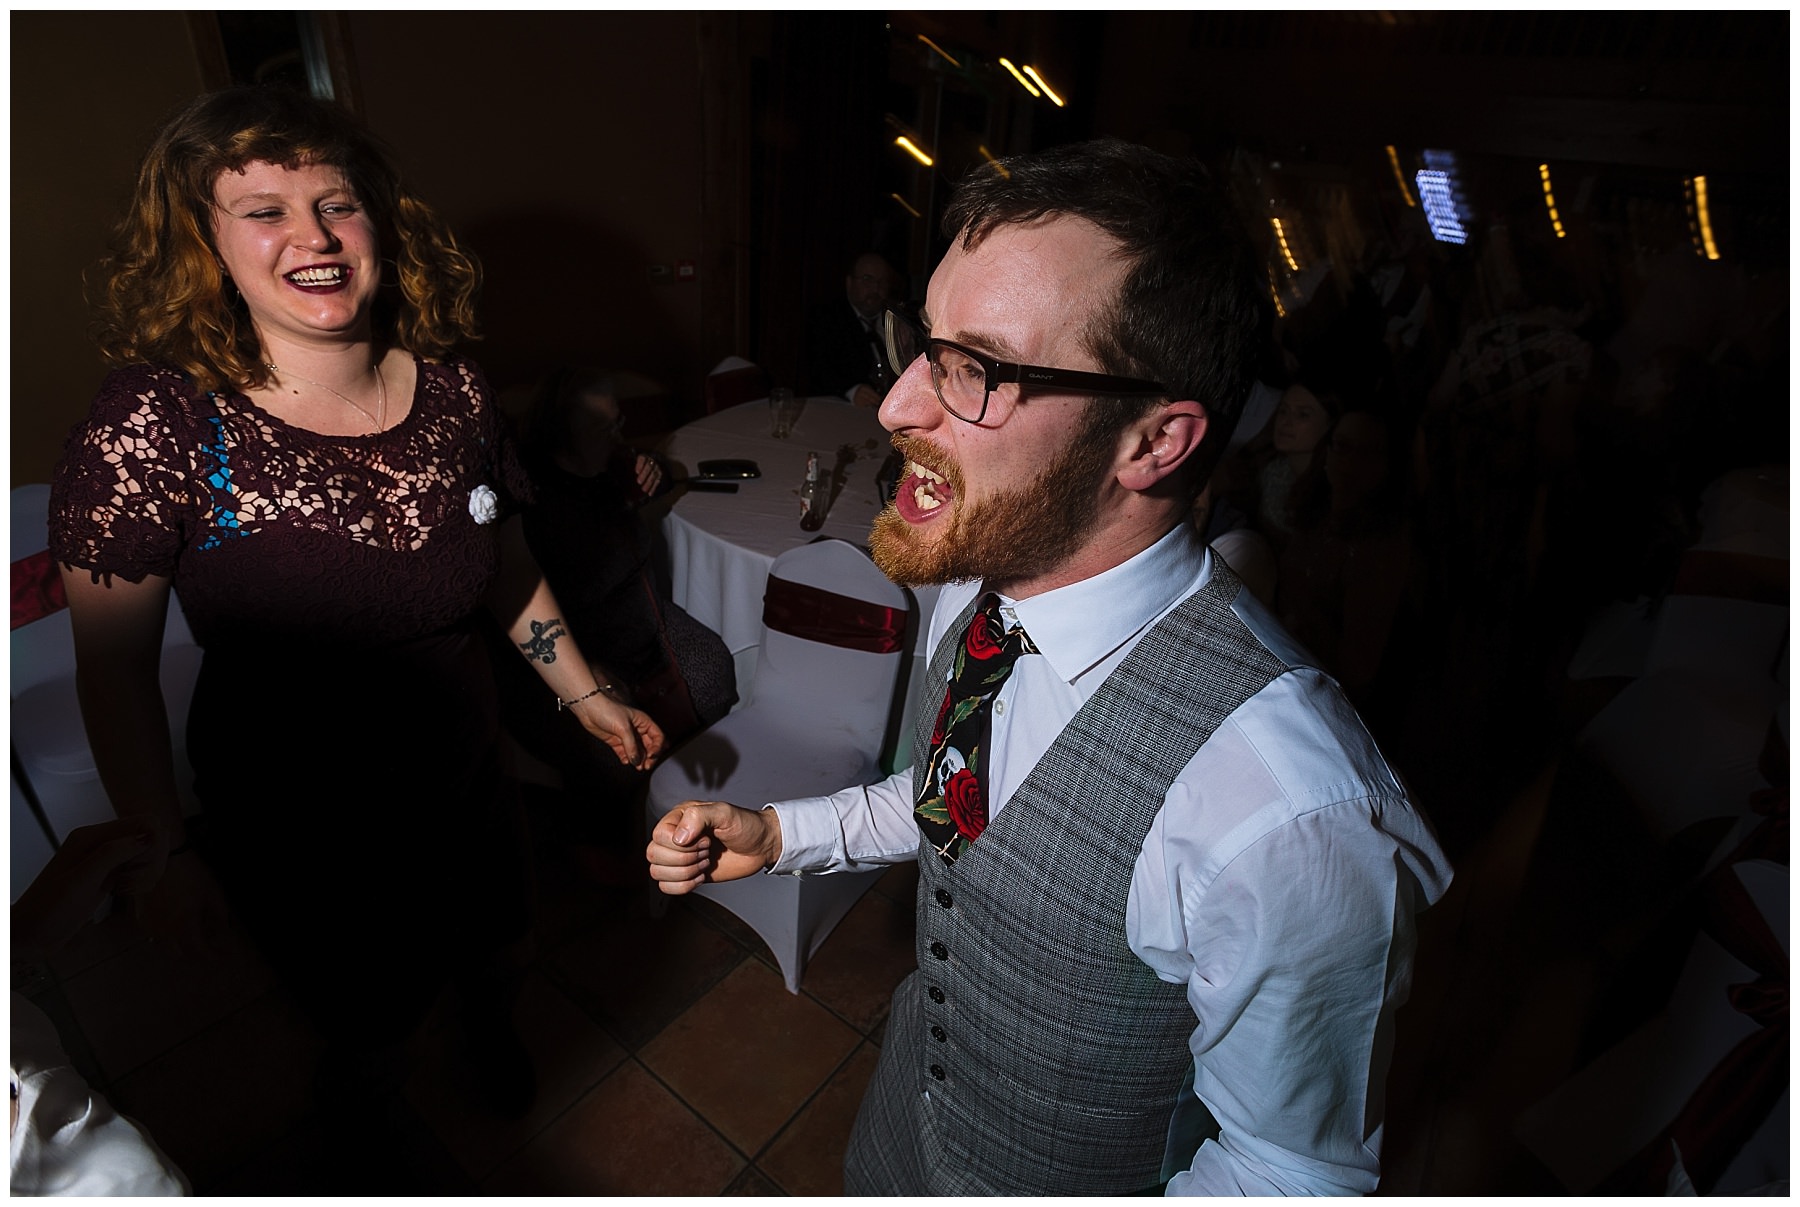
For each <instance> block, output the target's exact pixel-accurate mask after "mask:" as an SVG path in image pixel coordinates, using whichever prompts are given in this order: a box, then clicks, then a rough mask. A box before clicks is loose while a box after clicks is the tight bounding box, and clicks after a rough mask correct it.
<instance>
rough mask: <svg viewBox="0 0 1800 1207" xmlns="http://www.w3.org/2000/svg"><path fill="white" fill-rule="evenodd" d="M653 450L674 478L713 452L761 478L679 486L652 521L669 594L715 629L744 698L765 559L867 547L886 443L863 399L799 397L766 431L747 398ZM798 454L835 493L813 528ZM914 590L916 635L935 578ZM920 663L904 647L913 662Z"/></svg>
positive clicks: (759, 408) (764, 416) (762, 402)
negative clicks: (793, 414)
mask: <svg viewBox="0 0 1800 1207" xmlns="http://www.w3.org/2000/svg"><path fill="white" fill-rule="evenodd" d="M662 451H663V454H664V456H665V457H666V458H667V459H668V460H669V462H670V463H671V466H672V468H673V470H674V472H675V474H676V475H677V476H679V477H687V476H692V475H697V474H698V473H699V472H700V470H699V467H700V463H701V462H702V461H712V460H732V459H748V460H751V461H755V462H756V463H757V465H758V467H759V468H760V469H761V470H762V476H761V477H759V478H749V479H744V480H742V481H740V482H738V489H737V492H736V493H734V494H725V493H713V492H708V491H699V490H694V489H691V488H689V489H684V490H682V491H681V492H680V493H679V495H678V497H677V498H676V499H675V502H674V504H673V506H672V507H670V509H669V511H668V512H667V514H666V515H665V516H664V518H663V521H662V524H663V536H664V540H665V542H666V544H667V547H668V557H669V578H670V587H671V590H672V594H673V596H674V599H675V602H676V603H678V604H680V605H681V606H682V607H683V608H684V609H686V611H687V612H688V613H689V614H690V615H691V616H693V617H694V619H696V620H698V621H699V622H700V623H701V624H704V625H706V626H707V627H708V628H710V629H712V630H713V631H714V632H715V633H717V634H719V636H720V637H722V638H724V640H725V645H726V648H727V649H729V650H730V651H731V655H732V659H733V661H734V663H735V664H736V668H737V675H738V696H739V699H740V701H748V700H749V699H750V698H751V695H750V689H751V688H752V686H753V680H754V676H755V672H756V656H757V649H758V647H759V646H760V645H761V644H762V606H763V589H764V586H765V585H766V584H767V582H768V578H769V567H770V565H771V564H772V563H773V562H774V560H775V558H776V557H778V556H779V555H780V554H782V553H784V552H786V551H787V550H789V549H793V548H795V547H797V546H800V545H804V544H806V543H807V542H809V541H812V540H815V539H816V538H818V537H821V536H830V537H839V538H842V539H843V540H846V541H849V542H851V543H852V544H856V545H861V546H863V547H865V548H866V547H867V546H868V543H869V526H870V524H871V523H872V522H873V521H874V519H875V514H876V512H878V511H880V510H881V505H882V503H883V502H885V500H884V499H883V498H882V495H881V488H880V487H879V486H878V485H877V484H876V481H875V476H876V474H877V473H878V472H880V470H881V466H882V462H883V461H884V460H886V459H887V457H888V454H889V453H890V452H892V451H893V446H892V445H891V444H890V443H889V442H888V433H887V431H886V429H884V428H883V427H882V426H881V421H880V420H879V419H878V418H877V417H876V412H875V411H874V410H873V409H872V408H868V407H859V406H855V405H853V404H851V403H849V402H846V401H844V400H843V399H841V398H808V399H807V400H806V405H805V407H804V409H803V410H802V411H801V413H800V418H799V419H798V420H797V421H795V424H794V429H793V432H792V434H791V435H789V436H788V437H787V438H786V439H776V438H775V437H774V436H771V435H770V434H769V407H768V402H767V400H766V399H758V400H757V401H754V402H747V403H744V404H743V405H741V406H735V407H728V408H726V409H725V410H723V411H720V412H718V413H717V414H714V415H708V416H706V417H705V418H703V419H697V420H695V421H694V422H693V423H690V424H688V425H687V426H685V427H682V428H679V429H677V430H676V431H675V432H674V433H673V434H671V436H670V437H669V439H668V442H667V443H666V445H665V446H664V448H663V450H662ZM809 452H813V453H817V454H818V455H819V472H820V476H821V477H822V478H824V479H825V480H827V481H828V482H830V483H832V491H833V492H834V493H833V494H832V497H831V503H830V509H829V510H828V511H827V512H826V515H825V523H824V526H823V527H821V528H820V529H818V530H817V531H814V532H808V531H806V530H805V529H803V528H801V527H800V483H801V481H802V480H803V479H804V478H805V476H806V455H807V454H808V453H809ZM913 595H914V598H915V599H916V600H917V601H918V604H919V609H920V612H919V628H918V632H919V633H920V634H921V635H922V634H923V633H924V632H925V626H926V625H927V624H928V623H929V622H930V619H931V614H930V608H931V605H932V604H933V603H934V602H936V599H937V588H935V587H925V588H918V589H915V590H914V592H913ZM914 652H915V655H916V654H917V653H918V651H916V650H915V651H914ZM920 662H921V659H919V658H917V657H915V659H914V664H915V669H916V668H917V666H918V664H919V663H920ZM915 678H916V676H915Z"/></svg>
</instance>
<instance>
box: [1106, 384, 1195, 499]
mask: <svg viewBox="0 0 1800 1207" xmlns="http://www.w3.org/2000/svg"><path fill="white" fill-rule="evenodd" d="M1207 427H1208V421H1207V417H1206V408H1205V407H1204V406H1203V405H1201V404H1200V403H1198V402H1169V403H1164V404H1163V405H1162V406H1159V407H1157V408H1156V409H1154V410H1152V411H1151V412H1150V413H1149V414H1147V415H1145V416H1144V417H1143V418H1142V419H1139V420H1137V421H1136V422H1135V423H1132V424H1131V425H1130V426H1129V427H1127V428H1126V433H1127V443H1126V447H1125V450H1124V454H1123V456H1124V458H1125V460H1124V464H1123V465H1122V466H1121V467H1120V469H1119V485H1121V486H1123V487H1124V488H1125V489H1126V490H1137V491H1148V490H1150V489H1151V488H1152V487H1154V486H1155V485H1156V484H1157V483H1159V482H1163V481H1166V480H1167V479H1168V478H1169V477H1170V476H1171V475H1173V474H1174V473H1175V471H1176V470H1178V469H1180V468H1181V466H1182V465H1183V464H1185V463H1186V461H1187V459H1188V458H1189V457H1192V456H1193V455H1194V454H1195V453H1197V452H1198V451H1199V450H1200V444H1201V442H1202V441H1203V440H1205V439H1206V432H1207Z"/></svg>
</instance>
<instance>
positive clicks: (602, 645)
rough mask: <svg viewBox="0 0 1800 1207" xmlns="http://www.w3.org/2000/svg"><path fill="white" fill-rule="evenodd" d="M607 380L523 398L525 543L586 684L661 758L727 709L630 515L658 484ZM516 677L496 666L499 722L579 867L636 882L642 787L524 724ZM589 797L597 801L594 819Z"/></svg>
mask: <svg viewBox="0 0 1800 1207" xmlns="http://www.w3.org/2000/svg"><path fill="white" fill-rule="evenodd" d="M623 431H624V415H623V410H622V408H621V405H620V401H619V397H618V390H617V387H616V385H615V383H614V380H613V378H612V376H611V375H609V374H607V373H604V372H601V371H599V370H595V369H584V368H571V367H564V368H558V369H556V370H553V371H552V372H550V373H549V374H548V375H546V377H545V378H544V380H543V381H542V382H541V383H540V385H539V387H538V388H537V390H536V391H535V393H534V395H533V397H532V400H531V402H530V404H529V407H528V409H527V411H526V413H525V415H524V417H523V422H522V424H521V427H520V433H519V452H520V459H521V460H522V461H523V462H524V464H525V468H526V471H527V473H528V474H529V475H530V477H531V482H532V494H533V502H532V503H531V504H530V505H528V506H527V507H526V508H525V509H524V515H523V519H524V532H525V539H526V542H527V543H528V544H529V545H530V547H531V552H532V555H533V556H534V557H535V558H536V559H537V562H538V564H539V565H540V566H542V567H543V570H544V577H545V579H546V580H547V581H548V582H549V583H550V586H551V589H552V590H554V591H555V592H556V597H557V599H558V600H560V601H561V602H562V605H563V607H564V608H565V609H566V617H567V619H568V620H569V622H570V624H571V625H572V626H573V627H574V629H575V631H576V632H578V633H581V634H582V635H583V638H582V639H583V643H584V644H583V646H582V649H583V652H584V653H586V654H587V656H588V658H589V659H590V660H591V663H592V666H593V669H594V675H595V678H596V679H597V680H598V681H599V682H602V683H608V684H611V685H613V686H611V687H610V688H609V689H608V690H609V692H610V693H611V694H612V695H614V696H615V697H616V698H617V699H619V700H621V701H623V702H625V703H629V704H631V705H633V706H634V707H637V708H641V709H643V710H644V711H645V712H647V713H649V714H650V715H651V717H652V718H654V719H655V720H656V722H657V724H658V726H660V727H661V729H662V731H663V736H664V741H665V742H666V743H667V744H669V745H670V746H673V745H674V744H676V743H678V742H681V741H683V740H684V739H686V738H688V737H690V736H692V735H693V734H694V733H695V732H697V731H698V730H700V729H702V728H704V727H705V726H707V725H711V724H712V723H713V722H714V721H717V720H718V719H719V718H720V717H722V716H724V715H725V714H726V713H727V712H729V711H730V709H731V706H732V705H733V704H735V703H736V702H737V679H736V674H735V671H734V668H733V664H732V659H731V651H729V650H728V649H726V648H725V642H724V641H723V640H721V639H720V637H719V635H718V634H716V633H714V632H713V631H712V630H711V629H708V628H707V627H706V626H705V625H703V624H701V623H700V622H699V621H697V620H695V619H694V618H693V617H692V616H690V615H688V614H687V613H686V612H685V611H683V610H682V609H681V608H680V607H679V606H678V605H677V604H676V603H675V601H674V600H673V599H672V598H670V595H669V591H668V589H667V587H666V586H665V585H664V583H663V576H662V575H661V574H660V573H658V572H657V570H656V568H655V566H654V564H653V559H652V552H653V547H654V546H653V541H652V537H651V533H650V531H649V529H648V527H647V526H646V525H645V523H644V521H643V518H642V515H641V514H640V512H641V509H642V508H643V506H644V504H646V503H647V502H649V501H650V500H651V499H652V498H655V497H657V496H659V495H661V494H663V493H665V492H666V491H667V490H668V489H669V487H670V485H671V483H670V480H669V477H668V473H667V471H666V469H665V468H664V466H663V464H662V463H661V462H660V461H659V460H658V459H657V458H655V457H654V456H651V455H650V454H648V453H643V452H639V451H637V450H636V449H634V448H632V447H631V446H630V445H628V444H626V443H625V442H624V438H623ZM530 679H531V676H530V675H529V674H527V673H526V672H525V670H524V668H523V667H518V666H505V665H503V666H502V667H501V675H500V689H501V704H502V719H503V721H504V722H505V723H506V725H507V728H508V730H509V731H510V732H511V734H512V735H513V737H514V739H515V740H517V741H518V743H519V744H520V745H521V746H522V747H524V748H525V749H526V750H527V751H528V752H530V753H531V754H532V755H533V756H535V757H536V758H538V759H539V760H541V761H543V762H544V763H547V764H549V765H551V766H552V767H554V768H555V769H556V770H557V771H558V772H559V773H560V776H561V778H562V781H563V787H564V789H565V795H573V797H574V800H573V802H572V804H573V808H572V809H568V810H566V811H565V812H566V813H567V814H568V816H567V817H566V818H565V819H564V820H565V822H566V823H567V824H566V832H567V834H568V841H569V842H570V843H571V844H572V845H573V846H574V848H575V851H576V856H577V858H578V860H579V861H580V862H581V863H582V865H583V866H584V867H586V868H587V869H588V870H589V871H590V872H595V873H597V874H598V875H599V877H600V878H602V879H614V878H616V877H617V876H618V875H619V874H623V875H624V876H625V877H626V879H627V880H628V882H629V883H632V884H638V883H640V882H641V881H642V880H643V858H642V849H643V842H644V835H643V823H642V804H643V795H644V792H645V790H646V788H647V783H648V778H649V777H648V776H646V775H644V774H642V773H641V772H639V771H636V770H634V769H632V768H630V767H627V766H624V765H622V764H620V763H619V761H618V760H617V759H614V758H610V757H607V756H606V752H605V751H604V750H598V749H596V748H595V745H594V743H593V742H591V741H587V740H584V735H583V734H582V732H581V730H580V728H579V727H578V726H575V725H572V724H571V723H569V722H568V721H567V720H566V719H565V718H561V717H559V718H556V720H555V721H554V722H552V723H544V722H543V721H542V720H541V719H540V718H538V717H537V716H536V715H535V711H534V709H533V706H532V697H533V694H534V687H535V685H534V684H532V683H531V682H530ZM596 797H599V798H602V799H603V800H604V801H605V803H604V804H603V805H602V806H601V807H599V808H596V807H595V799H596Z"/></svg>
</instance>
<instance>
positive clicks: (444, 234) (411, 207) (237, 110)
mask: <svg viewBox="0 0 1800 1207" xmlns="http://www.w3.org/2000/svg"><path fill="white" fill-rule="evenodd" d="M258 161H260V162H264V163H273V164H280V165H282V166H283V167H289V168H292V167H298V166H300V165H302V164H324V165H328V166H330V167H334V168H337V169H338V170H339V171H341V172H343V173H344V175H345V177H346V178H347V179H348V181H349V183H350V186H351V188H353V189H354V190H355V192H356V195H357V197H358V198H359V199H360V200H361V202H362V203H363V205H364V206H365V207H366V210H367V212H368V214H369V215H370V217H371V219H372V220H373V221H374V223H375V229H376V236H377V238H378V239H379V240H380V243H379V246H380V247H381V248H382V250H383V251H384V252H387V253H388V254H389V255H390V256H391V258H392V263H393V264H394V274H393V275H394V277H395V278H396V279H395V280H393V281H384V282H383V285H384V286H391V285H397V286H398V291H397V292H398V296H397V297H396V296H394V295H395V292H396V291H395V290H393V289H391V288H385V287H384V288H383V289H382V290H380V291H379V292H378V293H377V297H376V302H375V307H374V314H373V320H374V331H375V337H376V339H378V340H381V341H384V342H387V343H390V344H393V345H395V346H398V347H401V348H404V349H406V350H407V351H409V352H412V353H414V354H416V355H418V356H422V357H427V358H436V357H441V356H443V355H444V354H445V353H446V352H448V351H450V349H451V348H452V347H453V346H454V345H455V344H456V343H457V342H458V341H460V340H467V339H474V338H477V330H476V323H475V295H476V293H477V291H478V290H479V288H480V284H481V270H480V267H479V266H478V265H477V264H476V262H475V260H474V258H473V257H471V256H470V255H468V254H467V253H466V252H464V251H462V250H461V249H460V248H459V247H458V246H457V244H456V237H455V236H454V235H453V234H451V232H450V228H449V227H448V226H447V225H445V223H444V222H443V220H442V219H441V218H439V217H438V216H437V214H436V213H434V212H433V211H432V209H431V207H429V206H427V205H426V204H425V203H424V202H423V201H421V200H419V199H418V198H417V197H415V196H414V195H413V194H412V193H411V192H409V191H408V190H407V189H406V187H405V185H404V184H403V183H402V181H401V179H400V174H399V171H398V169H397V168H396V167H395V165H394V162H393V159H392V157H391V156H390V155H389V153H388V152H387V150H386V149H385V148H384V147H383V146H382V145H381V143H380V142H378V141H377V140H376V138H375V137H374V135H372V134H370V133H369V132H368V131H367V130H366V129H364V128H363V126H362V125H361V124H360V123H359V122H357V121H356V119H355V118H353V117H351V116H350V115H349V114H348V113H346V112H345V111H344V110H342V109H340V108H338V107H337V106H336V105H333V104H331V103H329V102H326V101H320V100H316V99H314V98H313V97H310V96H308V95H306V94H304V93H301V92H298V91H295V90H293V89H291V88H285V87H253V88H229V89H225V90H223V91H220V92H213V93H208V94H206V95H204V96H201V97H198V98H196V99H195V100H193V101H191V102H189V103H188V104H187V105H186V106H185V107H183V108H182V109H181V111H180V112H178V113H177V114H176V115H175V116H174V117H173V118H171V119H170V120H169V122H168V123H167V124H166V125H164V126H163V128H162V130H161V132H160V133H158V134H157V136H156V140H155V141H154V142H153V143H151V145H150V149H149V151H148V152H146V153H145V155H144V162H143V164H142V166H140V167H139V169H138V177H137V186H136V188H135V189H134V190H133V193H132V198H131V204H130V208H129V210H128V211H127V213H126V215H125V217H124V218H123V219H122V220H121V221H120V222H119V224H118V226H117V228H116V229H115V231H114V234H113V243H112V249H111V253H110V254H109V255H108V256H107V257H106V258H105V259H104V260H102V261H101V262H100V263H99V265H98V266H97V276H98V281H99V289H98V295H97V296H96V297H94V298H93V299H92V301H93V305H94V310H95V312H96V319H95V327H94V334H95V338H96V339H97V340H98V341H99V343H100V349H101V352H102V354H103V355H104V356H105V357H106V359H107V361H108V362H110V363H112V364H115V365H128V364H137V363H141V362H145V361H149V362H153V363H158V364H165V365H170V366H173V367H175V368H178V369H181V370H182V371H184V372H186V373H187V374H188V375H189V376H191V377H192V378H193V379H194V382H195V384H196V385H198V386H199V387H200V388H201V389H204V390H216V389H220V388H222V387H226V386H229V387H232V388H236V389H252V388H255V387H257V386H261V385H263V384H265V383H266V382H267V380H268V377H269V371H268V369H267V368H266V367H265V366H264V364H263V359H264V358H263V356H262V353H261V343H260V340H259V339H258V337H257V334H256V329H255V326H254V325H253V324H252V323H251V321H250V314H249V311H248V309H247V308H246V307H245V305H244V302H243V299H242V297H240V296H239V295H238V293H237V290H236V289H235V288H233V289H229V290H228V289H227V288H226V286H227V284H228V282H227V280H226V277H225V274H224V272H223V270H222V269H221V268H220V266H219V257H218V253H217V249H216V248H215V247H214V243H213V233H212V210H213V206H214V200H213V185H214V184H215V182H216V181H217V180H218V178H219V176H220V174H221V173H223V172H227V171H239V170H241V169H242V168H244V166H245V165H247V164H251V163H255V162H258Z"/></svg>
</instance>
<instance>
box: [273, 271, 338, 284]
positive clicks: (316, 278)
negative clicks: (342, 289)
mask: <svg viewBox="0 0 1800 1207" xmlns="http://www.w3.org/2000/svg"><path fill="white" fill-rule="evenodd" d="M287 279H288V280H290V281H292V282H293V283H294V284H296V285H336V284H338V283H339V282H341V281H342V280H343V279H344V270H343V269H341V268H296V269H295V270H294V271H293V272H290V273H288V274H287Z"/></svg>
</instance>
